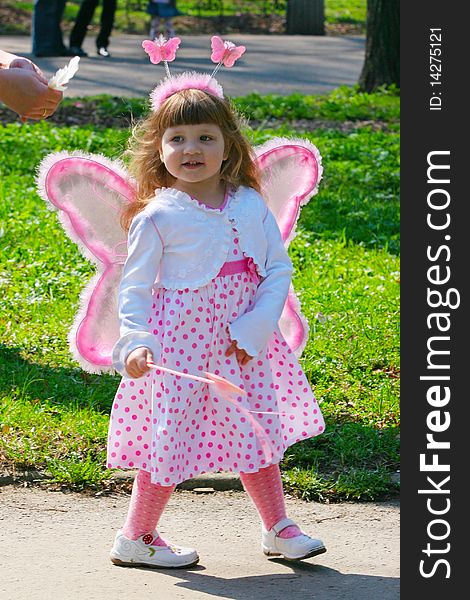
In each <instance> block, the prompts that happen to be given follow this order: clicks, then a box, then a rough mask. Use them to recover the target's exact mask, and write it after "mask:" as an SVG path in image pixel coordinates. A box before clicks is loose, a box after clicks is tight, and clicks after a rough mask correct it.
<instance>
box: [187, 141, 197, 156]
mask: <svg viewBox="0 0 470 600" xmlns="http://www.w3.org/2000/svg"><path fill="white" fill-rule="evenodd" d="M184 151H185V152H187V153H188V154H189V153H196V152H199V143H198V140H187V141H186V144H185V146H184Z"/></svg>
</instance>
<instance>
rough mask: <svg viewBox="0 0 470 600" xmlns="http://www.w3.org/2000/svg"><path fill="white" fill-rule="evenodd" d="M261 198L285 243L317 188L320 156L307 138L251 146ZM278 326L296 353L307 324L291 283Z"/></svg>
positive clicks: (291, 237)
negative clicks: (259, 180)
mask: <svg viewBox="0 0 470 600" xmlns="http://www.w3.org/2000/svg"><path fill="white" fill-rule="evenodd" d="M255 153H256V156H257V159H256V160H257V163H258V166H259V169H260V172H261V191H262V195H263V198H264V199H265V200H266V203H267V205H268V206H269V208H270V210H271V211H272V213H273V214H274V217H275V218H276V221H277V224H278V226H279V229H280V231H281V236H282V239H283V240H284V243H285V246H286V247H288V245H289V243H290V241H291V240H292V239H293V237H294V235H295V229H296V226H297V220H298V218H299V215H300V210H301V207H302V206H303V205H304V204H306V203H307V202H308V201H309V200H310V198H311V197H312V196H313V195H314V194H316V192H317V191H318V183H319V181H320V179H321V175H322V166H321V156H320V153H319V152H318V150H317V148H316V147H315V146H314V145H313V144H311V143H310V142H309V141H308V140H303V139H287V138H274V139H272V140H270V141H269V142H267V143H266V144H264V145H262V146H258V147H256V148H255ZM279 327H280V329H281V332H282V334H283V336H284V338H285V339H286V341H287V343H288V344H289V346H290V347H291V349H292V351H293V352H295V354H297V355H298V356H300V354H301V353H302V351H303V349H304V347H305V344H306V343H307V339H308V323H307V320H306V319H305V317H304V316H303V315H302V313H301V309H300V302H299V300H298V298H297V295H296V293H295V290H294V288H293V287H292V286H291V288H290V290H289V294H288V297H287V300H286V303H285V305H284V310H283V312H282V315H281V319H280V321H279Z"/></svg>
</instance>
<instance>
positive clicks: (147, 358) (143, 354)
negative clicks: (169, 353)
mask: <svg viewBox="0 0 470 600" xmlns="http://www.w3.org/2000/svg"><path fill="white" fill-rule="evenodd" d="M148 362H150V363H153V355H152V353H151V351H150V350H149V349H148V348H143V347H141V348H136V349H135V350H132V352H130V353H129V355H128V357H127V358H126V371H127V372H128V374H129V375H130V376H131V377H133V378H135V379H137V378H138V377H142V375H145V373H147V371H150V367H148V366H147V363H148Z"/></svg>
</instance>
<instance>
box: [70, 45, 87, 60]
mask: <svg viewBox="0 0 470 600" xmlns="http://www.w3.org/2000/svg"><path fill="white" fill-rule="evenodd" d="M70 52H73V55H74V56H82V57H83V56H88V53H87V52H85V50H83V48H80V47H79V46H70Z"/></svg>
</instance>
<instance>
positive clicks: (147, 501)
mask: <svg viewBox="0 0 470 600" xmlns="http://www.w3.org/2000/svg"><path fill="white" fill-rule="evenodd" d="M175 487H176V486H174V485H170V486H163V485H158V484H156V483H152V482H151V480H150V473H149V472H148V471H142V470H140V471H139V472H138V473H137V475H136V477H135V479H134V485H133V486H132V494H131V501H130V504H129V511H128V513H127V520H126V523H125V525H124V527H123V528H122V533H123V534H124V535H125V536H126V538H127V539H128V540H136V539H137V538H138V537H139V536H141V535H143V534H144V533H151V532H152V531H153V530H154V529H155V527H156V526H157V523H158V521H159V520H160V517H161V515H162V513H163V511H164V510H165V506H166V505H167V504H168V500H169V499H170V496H171V493H172V492H173V490H174V489H175ZM152 545H156V546H164V545H166V543H165V542H164V540H162V538H160V537H159V538H157V539H156V540H154V542H153V544H152Z"/></svg>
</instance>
